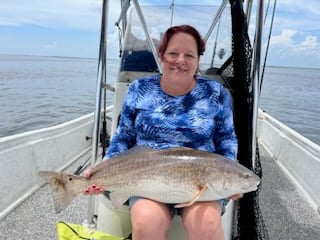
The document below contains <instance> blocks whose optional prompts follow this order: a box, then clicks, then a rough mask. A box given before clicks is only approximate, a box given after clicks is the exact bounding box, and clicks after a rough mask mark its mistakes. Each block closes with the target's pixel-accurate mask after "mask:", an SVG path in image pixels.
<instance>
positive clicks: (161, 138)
mask: <svg viewBox="0 0 320 240" xmlns="http://www.w3.org/2000/svg"><path fill="white" fill-rule="evenodd" d="M204 49H205V43H204V41H203V39H202V38H201V36H200V34H199V33H198V31H197V30H196V29H194V28H193V27H191V26H189V25H181V26H175V27H171V28H169V29H168V30H167V31H166V33H165V34H164V36H163V39H162V42H161V45H160V47H159V57H160V60H161V67H162V72H163V73H162V75H160V74H158V75H154V76H149V77H144V78H141V79H137V80H136V81H133V82H132V84H131V85H130V86H129V90H128V93H127V96H126V99H125V102H124V105H123V109H122V113H121V119H120V122H119V127H118V129H117V131H116V133H115V135H114V136H113V138H112V140H111V143H110V146H109V148H108V152H107V156H106V157H107V158H110V157H112V156H114V155H116V154H118V153H120V152H123V151H126V150H128V149H129V148H132V147H134V146H136V145H146V146H149V147H152V148H156V149H163V148H170V147H177V146H185V147H191V148H195V149H199V150H204V151H209V152H215V153H219V154H221V155H224V156H225V157H227V158H230V159H232V160H234V159H235V158H236V154H237V139H236V135H235V132H234V126H233V113H232V106H231V102H230V99H229V97H228V94H227V92H226V90H225V89H224V88H223V86H222V85H221V84H220V83H218V82H216V81H213V80H209V79H206V78H203V77H201V76H198V75H197V72H198V67H199V58H200V55H202V54H203V52H204ZM87 175H88V174H87ZM98 190H99V189H98ZM100 190H102V189H100ZM94 191H97V188H95V190H92V191H91V193H93V192H94ZM239 197H241V195H236V196H232V197H231V198H232V199H237V198H239ZM225 202H226V201H225V200H224V199H222V200H220V201H211V202H196V203H194V204H193V205H191V206H189V207H185V208H183V209H182V210H181V211H180V210H179V212H178V210H177V209H175V208H174V207H173V206H171V205H167V204H163V203H159V202H155V201H152V200H149V199H144V198H141V197H139V196H132V197H131V198H130V199H129V207H130V209H131V219H132V229H133V238H134V239H139V240H140V239H148V240H150V239H153V240H156V239H159V240H160V239H166V238H167V237H166V235H167V231H168V229H169V227H170V223H171V220H172V217H173V215H174V214H181V217H182V222H183V225H184V228H185V230H186V232H187V234H188V239H189V240H192V239H197V240H198V239H202V240H203V239H215V240H221V239H224V235H223V229H222V225H221V215H222V213H223V210H224V207H225Z"/></svg>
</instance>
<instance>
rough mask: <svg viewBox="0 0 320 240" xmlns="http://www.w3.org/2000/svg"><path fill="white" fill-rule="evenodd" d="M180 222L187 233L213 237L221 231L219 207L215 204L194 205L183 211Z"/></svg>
mask: <svg viewBox="0 0 320 240" xmlns="http://www.w3.org/2000/svg"><path fill="white" fill-rule="evenodd" d="M182 222H183V226H184V228H185V229H186V231H187V232H188V233H198V234H200V233H206V234H209V235H213V236H214V235H215V233H219V232H221V231H222V219H221V207H220V205H219V203H217V202H203V203H195V204H193V205H192V206H190V207H188V208H186V209H184V210H183V214H182Z"/></svg>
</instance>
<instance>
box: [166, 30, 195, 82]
mask: <svg viewBox="0 0 320 240" xmlns="http://www.w3.org/2000/svg"><path fill="white" fill-rule="evenodd" d="M161 63H162V65H161V66H162V73H163V76H164V77H166V78H168V79H169V80H170V81H172V82H176V83H177V82H179V83H180V84H181V83H183V82H188V81H193V80H194V75H195V74H196V71H197V69H198V64H199V57H198V49H197V43H196V40H195V38H194V37H193V36H192V35H190V34H187V33H176V34H174V35H173V36H172V37H171V39H170V40H169V42H168V46H167V49H166V50H165V52H164V54H163V56H162V57H161Z"/></svg>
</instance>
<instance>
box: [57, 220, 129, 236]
mask: <svg viewBox="0 0 320 240" xmlns="http://www.w3.org/2000/svg"><path fill="white" fill-rule="evenodd" d="M57 234H58V240H85V239H87V240H92V239H95V240H126V239H130V238H127V237H119V236H114V235H111V234H108V233H103V232H99V231H92V230H90V229H88V228H87V227H85V226H83V225H81V224H74V223H65V222H62V221H59V222H57Z"/></svg>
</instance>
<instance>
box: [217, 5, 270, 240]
mask: <svg viewBox="0 0 320 240" xmlns="http://www.w3.org/2000/svg"><path fill="white" fill-rule="evenodd" d="M230 5H231V15H232V33H233V36H232V37H233V46H232V48H233V49H232V51H233V53H232V57H231V58H230V59H228V60H227V61H226V63H225V64H223V66H222V67H221V68H220V69H219V70H218V72H219V73H220V75H221V76H222V77H223V78H224V79H225V81H227V82H228V84H229V86H230V88H231V89H230V90H231V93H232V95H233V99H234V118H235V129H236V133H237V137H238V141H239V149H238V160H239V162H240V163H241V164H243V165H244V166H246V167H247V168H249V169H251V170H253V171H254V172H255V173H256V174H257V175H258V176H260V177H262V169H261V162H260V156H259V149H258V148H257V151H256V159H255V161H256V164H255V166H254V167H252V154H253V153H252V147H251V146H252V134H253V129H252V118H253V93H252V91H251V88H250V86H251V77H250V73H251V62H252V48H251V44H250V40H249V37H248V31H247V22H246V16H245V14H244V12H243V5H242V0H230ZM260 188H261V185H260ZM260 188H259V189H258V190H257V191H255V192H251V193H248V194H245V195H244V197H243V198H242V199H240V200H239V201H238V203H237V204H236V207H235V211H234V230H233V239H234V240H240V239H241V240H260V239H261V240H262V239H263V240H265V239H269V236H268V231H267V229H266V226H265V223H264V220H263V216H262V212H261V210H260V206H259V192H260Z"/></svg>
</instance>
